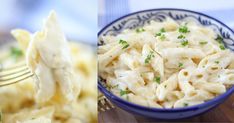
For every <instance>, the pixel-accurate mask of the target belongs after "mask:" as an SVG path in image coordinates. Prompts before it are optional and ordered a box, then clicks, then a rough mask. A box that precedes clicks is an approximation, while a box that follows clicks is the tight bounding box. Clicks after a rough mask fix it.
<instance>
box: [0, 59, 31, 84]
mask: <svg viewBox="0 0 234 123" xmlns="http://www.w3.org/2000/svg"><path fill="white" fill-rule="evenodd" d="M33 75H34V74H33V73H32V72H31V71H30V70H29V69H28V67H27V66H26V64H25V62H21V63H18V64H15V65H13V66H11V67H7V68H3V66H2V65H1V64H0V87H2V86H6V85H11V84H14V83H17V82H20V81H22V80H25V79H27V78H29V77H32V76H33Z"/></svg>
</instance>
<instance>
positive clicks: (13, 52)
mask: <svg viewBox="0 0 234 123" xmlns="http://www.w3.org/2000/svg"><path fill="white" fill-rule="evenodd" d="M10 53H11V56H12V57H14V58H15V59H18V58H20V57H21V56H23V51H22V50H21V49H19V48H17V47H11V49H10Z"/></svg>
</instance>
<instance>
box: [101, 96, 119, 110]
mask: <svg viewBox="0 0 234 123" xmlns="http://www.w3.org/2000/svg"><path fill="white" fill-rule="evenodd" d="M113 108H115V107H114V105H113V104H112V103H111V102H110V101H109V100H108V99H107V98H106V97H105V96H103V95H102V96H99V97H98V111H101V112H105V111H108V110H110V109H113Z"/></svg>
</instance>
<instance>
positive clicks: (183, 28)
mask: <svg viewBox="0 0 234 123" xmlns="http://www.w3.org/2000/svg"><path fill="white" fill-rule="evenodd" d="M179 32H180V33H189V32H190V31H189V30H188V27H187V26H186V25H184V26H180V27H179Z"/></svg>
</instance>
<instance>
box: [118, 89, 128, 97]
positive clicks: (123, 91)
mask: <svg viewBox="0 0 234 123" xmlns="http://www.w3.org/2000/svg"><path fill="white" fill-rule="evenodd" d="M128 93H130V91H127V90H120V96H123V95H125V94H128Z"/></svg>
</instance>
